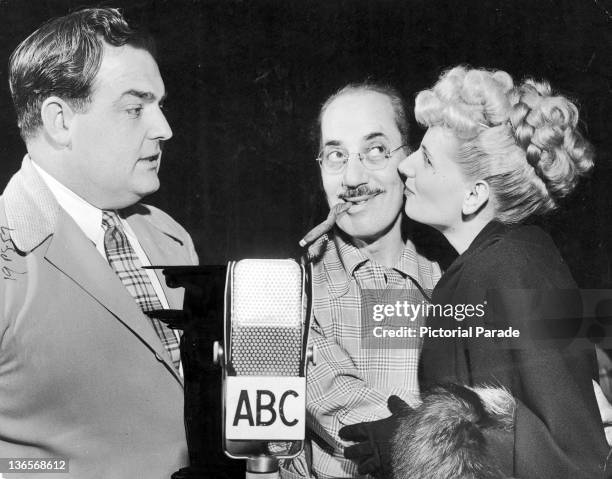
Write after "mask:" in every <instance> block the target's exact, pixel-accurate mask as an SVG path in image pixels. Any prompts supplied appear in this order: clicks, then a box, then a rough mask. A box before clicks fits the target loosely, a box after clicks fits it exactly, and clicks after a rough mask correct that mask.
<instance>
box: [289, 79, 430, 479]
mask: <svg viewBox="0 0 612 479" xmlns="http://www.w3.org/2000/svg"><path fill="white" fill-rule="evenodd" d="M319 124H320V153H319V156H318V158H317V160H318V162H319V164H320V167H321V179H322V183H323V188H324V190H325V195H326V198H327V201H328V203H329V206H330V208H334V207H335V205H337V204H341V203H345V204H347V205H348V209H346V211H344V212H343V213H341V214H340V215H338V218H337V221H336V225H335V227H334V229H333V230H332V231H331V232H330V233H328V234H326V235H324V236H322V237H321V238H320V239H319V240H318V241H316V242H315V243H314V244H313V245H312V246H311V248H310V249H309V258H310V259H311V261H312V263H313V266H314V278H313V286H314V321H313V323H314V324H313V328H312V331H311V341H312V343H313V344H314V345H315V346H316V347H317V350H318V361H317V363H316V365H315V366H313V367H311V368H310V369H309V371H308V390H307V410H308V414H309V418H310V420H311V423H310V429H311V433H312V435H313V440H312V473H313V474H314V475H315V476H316V477H318V478H330V477H334V478H347V477H359V475H358V472H357V467H356V466H355V465H354V464H353V463H351V462H350V461H348V460H346V459H344V457H343V456H342V451H343V446H344V443H343V442H342V441H340V439H339V438H338V430H339V429H340V428H341V427H342V426H344V425H347V424H354V423H356V422H360V421H363V420H364V418H370V419H373V418H382V417H386V416H388V415H389V413H388V411H387V410H386V408H385V405H386V403H387V398H388V397H389V396H391V395H393V394H396V395H398V396H400V397H401V398H403V399H404V400H406V401H408V402H414V399H415V398H417V397H418V394H419V386H418V381H417V368H418V360H419V352H420V340H419V339H417V338H411V339H408V338H407V339H405V340H403V341H402V342H401V343H400V344H399V345H398V344H397V343H395V344H394V343H393V342H388V341H386V340H385V339H380V340H377V341H375V342H372V341H370V339H371V338H370V339H368V338H365V337H363V335H362V334H363V329H362V326H364V325H366V321H367V318H364V317H363V314H362V311H361V305H362V300H363V295H364V292H365V291H376V292H377V293H380V294H381V295H382V296H386V297H388V294H392V293H393V294H399V295H400V296H401V297H402V298H403V299H405V300H407V301H409V302H412V303H414V304H419V303H422V302H423V301H425V300H426V297H425V296H424V295H423V292H422V291H426V290H431V289H432V288H433V286H434V284H435V282H436V281H437V280H438V278H439V276H440V270H439V267H438V266H437V264H435V263H433V262H432V261H430V260H428V259H427V258H425V257H423V256H422V255H421V254H419V253H418V252H417V251H416V247H415V245H414V244H413V242H412V241H410V240H409V239H407V238H403V237H402V222H403V221H404V217H403V215H402V208H403V204H404V186H403V183H402V181H401V179H400V177H399V174H398V172H397V165H398V163H399V162H400V161H401V160H403V159H404V158H405V157H406V154H407V152H408V146H407V133H408V131H407V130H408V128H407V122H406V115H405V112H404V107H403V103H402V100H401V98H400V97H399V95H398V94H397V92H395V91H394V90H392V89H390V88H387V87H381V86H377V85H372V84H359V85H349V86H347V87H345V88H343V89H342V90H340V91H339V92H338V93H336V94H335V95H333V96H331V97H330V98H329V99H328V100H327V101H326V102H325V104H324V105H323V107H322V109H321V113H320V116H319ZM422 319H423V318H421V317H417V318H414V320H413V321H412V323H413V324H414V325H419V324H421V322H422ZM387 339H388V338H387ZM398 346H399V347H398ZM293 467H294V471H295V472H298V473H301V474H307V472H306V471H305V470H304V469H302V470H299V469H300V463H299V462H298V461H294V463H293Z"/></svg>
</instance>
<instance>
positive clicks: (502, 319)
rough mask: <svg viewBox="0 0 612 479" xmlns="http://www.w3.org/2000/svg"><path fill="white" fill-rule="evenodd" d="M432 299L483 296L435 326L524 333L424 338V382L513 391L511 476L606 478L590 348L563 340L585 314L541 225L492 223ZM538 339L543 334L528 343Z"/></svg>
mask: <svg viewBox="0 0 612 479" xmlns="http://www.w3.org/2000/svg"><path fill="white" fill-rule="evenodd" d="M432 302H433V303H434V304H440V305H446V304H451V305H458V304H473V305H477V304H485V306H484V310H485V312H486V314H484V316H483V317H474V318H466V319H464V320H463V321H462V322H461V323H458V322H457V321H456V320H455V319H453V318H450V317H432V316H430V317H429V318H428V325H429V326H431V327H433V328H443V329H457V328H458V326H460V327H461V328H463V329H466V328H467V327H468V326H473V327H476V326H481V327H484V328H487V329H504V328H508V327H511V326H512V327H514V328H516V329H517V330H519V331H521V334H522V338H521V339H490V338H486V339H483V338H476V337H468V338H465V337H462V338H449V339H432V338H428V337H427V338H426V339H425V342H424V347H423V354H422V360H421V371H420V375H421V377H420V379H421V384H422V387H423V389H425V388H427V387H428V386H430V385H432V384H433V383H436V382H458V383H462V384H468V385H479V384H488V385H501V386H504V387H506V388H507V389H508V390H510V391H511V393H512V394H513V396H514V397H515V398H516V399H517V409H516V414H515V434H514V451H512V447H511V444H512V441H511V440H510V447H509V448H508V449H509V451H508V457H504V458H499V459H500V462H501V463H503V464H509V465H510V466H509V468H510V469H512V470H510V471H507V472H508V473H510V474H513V475H514V476H515V477H518V478H521V479H540V478H542V479H544V478H555V479H561V478H568V479H582V478H584V479H586V478H589V479H590V478H601V477H609V475H610V471H607V472H606V473H604V464H605V462H606V456H607V454H608V451H609V448H608V446H607V444H606V440H605V435H604V431H603V427H602V422H601V418H600V415H599V411H598V408H597V403H596V400H595V395H594V393H593V385H592V379H595V378H596V362H595V358H594V351H593V350H592V349H591V348H586V349H585V348H584V347H581V348H575V347H573V346H569V344H570V343H571V337H572V336H573V335H575V334H576V332H577V331H578V329H579V326H580V319H581V317H582V306H581V302H580V295H579V291H578V289H577V286H576V284H575V282H574V280H573V278H572V276H571V274H570V272H569V269H568V268H567V266H566V264H565V263H564V262H563V259H562V258H561V256H560V255H559V252H558V250H557V248H556V247H555V245H554V243H553V242H552V240H551V238H550V237H549V236H548V235H547V234H546V233H545V232H543V231H542V230H541V229H540V228H538V227H535V226H517V227H508V226H504V225H501V224H500V223H497V222H492V223H489V224H488V225H487V226H486V227H485V228H484V229H483V230H482V231H481V232H480V233H479V235H478V236H477V237H476V238H475V239H474V241H473V242H472V244H471V245H470V247H469V248H468V250H467V251H466V252H465V253H463V254H462V255H461V256H459V257H458V258H457V259H456V260H455V262H454V263H453V264H452V265H451V266H450V267H449V269H448V270H447V271H446V273H445V274H444V275H443V277H442V279H441V280H440V281H439V283H438V285H437V286H436V288H435V290H434V292H433V298H432ZM546 320H547V321H546ZM551 326H552V327H551ZM553 336H557V338H556V339H555V340H554V341H553V340H551V339H550V338H551V337H553ZM534 337H537V338H539V340H535V341H532V342H531V341H530V340H529V338H534ZM512 452H513V454H511V453H512Z"/></svg>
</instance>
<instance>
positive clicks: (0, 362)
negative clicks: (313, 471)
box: [0, 9, 197, 479]
mask: <svg viewBox="0 0 612 479" xmlns="http://www.w3.org/2000/svg"><path fill="white" fill-rule="evenodd" d="M153 52H154V50H153V46H152V43H151V40H150V39H149V38H148V37H146V36H143V35H142V34H140V33H138V32H136V31H134V30H133V29H131V28H130V27H129V26H128V24H127V23H126V22H125V20H124V19H123V17H122V16H121V14H120V13H119V12H118V11H117V10H114V9H85V10H81V11H77V12H75V13H72V14H69V15H67V16H65V17H61V18H57V19H54V20H52V21H50V22H48V23H46V24H45V25H43V26H42V27H41V28H39V29H38V30H37V31H36V32H34V33H33V34H32V35H30V36H29V37H28V38H27V39H26V40H24V41H23V42H22V43H21V44H20V45H19V46H18V47H17V49H16V50H15V52H13V54H12V56H11V60H10V88H11V93H12V97H13V101H14V104H15V108H16V110H17V117H18V123H19V127H20V130H21V134H22V137H23V139H24V141H25V144H26V148H27V152H28V153H27V155H26V156H25V158H24V160H23V164H22V167H21V169H20V170H19V171H18V172H17V173H16V174H15V175H14V176H13V177H12V179H11V180H10V182H9V183H8V185H7V186H6V189H5V190H4V193H3V195H2V197H0V233H1V237H0V248H1V249H0V253H1V256H0V268H1V277H0V457H3V458H62V459H65V460H67V462H68V466H69V473H68V476H69V477H75V478H79V479H81V478H98V477H100V478H105V479H109V478H130V479H132V478H136V477H143V478H144V477H146V478H148V479H150V478H160V479H161V478H168V477H169V476H170V474H171V473H172V472H173V471H176V470H177V469H179V468H180V467H181V466H184V465H186V462H187V446H186V440H185V429H184V423H183V381H182V370H181V365H180V356H179V354H178V337H177V336H176V334H175V332H174V331H172V330H170V329H168V328H167V327H166V326H165V325H163V324H161V323H160V322H159V321H156V320H155V319H151V318H149V317H148V316H147V315H146V314H145V312H147V311H149V310H152V309H160V308H168V307H169V308H180V307H181V306H182V295H183V293H182V291H181V290H171V289H167V288H166V286H165V282H164V281H163V278H162V277H158V275H157V273H154V272H153V271H152V270H144V269H143V268H142V266H146V265H148V264H195V263H196V262H197V257H196V253H195V251H194V247H193V243H192V241H191V238H190V237H189V235H188V234H187V233H186V231H185V230H184V229H183V228H182V227H181V226H180V225H178V224H177V223H176V222H175V221H173V220H172V219H171V218H170V217H169V216H168V215H166V214H165V213H163V212H161V211H160V210H158V209H156V208H154V207H151V206H146V205H144V204H141V203H139V201H140V200H141V199H142V198H143V197H144V196H146V195H148V194H150V193H153V192H154V191H156V190H157V189H158V188H159V179H158V176H157V172H158V169H159V166H160V157H161V144H162V142H163V141H165V140H167V139H169V138H170V137H171V136H172V131H171V129H170V126H169V125H168V123H167V121H166V118H165V117H164V114H163V112H162V110H161V105H162V100H163V98H164V96H165V91H164V84H163V81H162V78H161V76H160V73H159V70H158V67H157V64H156V61H155V59H154V56H153ZM39 464H40V463H39ZM35 472H36V474H32V477H41V474H40V471H35ZM44 476H45V474H42V477H44ZM16 477H29V474H28V473H25V474H23V475H22V476H16ZM52 477H56V475H55V474H53V475H52ZM62 477H64V476H62Z"/></svg>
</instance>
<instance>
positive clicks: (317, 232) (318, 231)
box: [299, 202, 353, 248]
mask: <svg viewBox="0 0 612 479" xmlns="http://www.w3.org/2000/svg"><path fill="white" fill-rule="evenodd" d="M351 206H353V204H352V203H350V202H346V203H337V204H335V205H334V206H333V207H332V208H331V209H330V210H329V214H328V215H327V218H326V219H325V221H323V222H322V223H319V224H318V225H317V226H315V227H314V228H313V229H311V230H310V231H309V232H308V233H306V236H304V237H303V238H302V239H301V240H300V243H299V245H300V247H302V248H303V247H304V246H306V245H308V244H310V243H313V242H314V241H316V240H317V239H319V238H320V237H321V236H323V235H324V234H325V233H327V232H328V231H329V230H330V229H332V227H333V226H334V223H335V222H336V220H337V219H338V217H339V216H340V215H342V214H343V213H346V211H347V210H348V209H349V208H350V207H351Z"/></svg>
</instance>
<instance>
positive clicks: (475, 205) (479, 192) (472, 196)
mask: <svg viewBox="0 0 612 479" xmlns="http://www.w3.org/2000/svg"><path fill="white" fill-rule="evenodd" d="M489 193H490V191H489V184H488V183H487V182H486V181H484V180H478V181H476V182H475V183H474V184H473V185H472V189H471V190H469V191H468V192H467V193H466V194H465V198H464V199H463V205H462V210H461V211H462V213H463V214H464V215H465V216H469V215H472V214H474V213H477V212H478V211H480V209H481V208H482V207H483V206H484V205H485V204H486V203H487V201H489Z"/></svg>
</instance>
